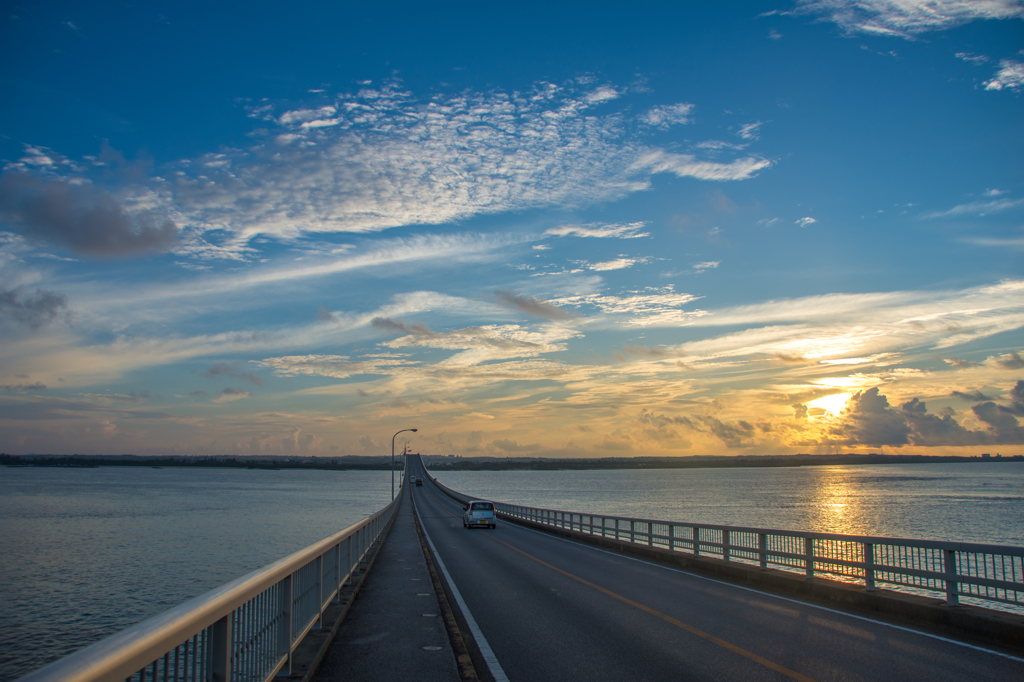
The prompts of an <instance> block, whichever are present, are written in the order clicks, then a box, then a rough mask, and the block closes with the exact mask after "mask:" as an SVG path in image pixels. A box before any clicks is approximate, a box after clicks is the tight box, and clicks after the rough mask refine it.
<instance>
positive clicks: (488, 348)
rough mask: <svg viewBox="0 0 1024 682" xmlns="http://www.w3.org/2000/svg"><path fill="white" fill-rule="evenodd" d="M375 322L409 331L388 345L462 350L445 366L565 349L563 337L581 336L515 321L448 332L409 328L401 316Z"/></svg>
mask: <svg viewBox="0 0 1024 682" xmlns="http://www.w3.org/2000/svg"><path fill="white" fill-rule="evenodd" d="M374 326H375V327H377V328H378V329H383V328H389V329H390V330H392V331H408V332H409V333H407V334H406V335H405V336H402V337H399V338H397V339H394V340H392V341H387V342H385V343H384V344H382V345H384V346H386V347H388V348H395V349H397V348H414V347H426V348H438V349H443V350H458V351H460V352H458V353H456V354H455V355H453V356H451V357H449V358H448V359H446V360H445V361H443V362H442V363H441V365H443V366H462V365H466V366H469V365H477V364H480V363H482V362H487V361H494V360H502V359H509V358H527V357H536V356H538V355H541V354H544V353H553V352H556V351H563V350H565V349H566V345H565V343H564V341H566V340H568V339H570V338H573V337H576V336H579V333H578V332H575V331H573V330H569V329H564V328H559V327H550V328H548V329H546V330H544V331H536V332H535V331H528V330H526V329H523V328H522V327H520V326H519V325H514V324H510V325H483V326H478V327H465V328H463V329H454V330H452V331H448V332H432V331H429V330H426V329H425V328H423V327H422V326H414V327H413V328H412V329H409V328H407V327H406V326H405V325H404V323H402V322H401V321H400V320H398V321H393V320H384V319H381V321H380V322H378V321H377V320H374Z"/></svg>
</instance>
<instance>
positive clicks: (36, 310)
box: [0, 289, 68, 329]
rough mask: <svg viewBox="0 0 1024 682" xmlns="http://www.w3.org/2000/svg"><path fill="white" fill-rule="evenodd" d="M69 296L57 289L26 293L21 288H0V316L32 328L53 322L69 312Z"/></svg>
mask: <svg viewBox="0 0 1024 682" xmlns="http://www.w3.org/2000/svg"><path fill="white" fill-rule="evenodd" d="M67 307H68V297H67V296H64V295H63V294H58V293H57V292H55V291H43V290H42V289H36V292H35V293H34V294H26V293H24V292H23V291H21V290H19V289H10V290H4V289H0V317H8V318H10V319H13V320H15V321H17V322H20V323H22V324H25V325H28V326H29V327H30V328H32V329H39V328H40V327H42V326H44V325H46V324H49V323H50V322H53V321H54V320H55V319H57V318H58V317H60V316H62V315H64V314H66V313H67Z"/></svg>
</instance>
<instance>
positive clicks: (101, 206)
mask: <svg viewBox="0 0 1024 682" xmlns="http://www.w3.org/2000/svg"><path fill="white" fill-rule="evenodd" d="M0 217H2V218H3V219H4V220H5V221H8V222H9V223H10V224H11V225H13V226H14V227H16V228H17V229H20V230H21V231H22V232H23V233H24V234H25V235H27V236H29V237H33V238H38V239H42V240H45V241H47V242H50V243H53V244H56V245H59V246H66V247H68V248H70V249H71V250H72V251H74V252H75V253H78V254H81V255H85V256H93V257H123V256H132V255H136V254H140V253H144V252H147V251H168V250H170V249H173V248H174V247H175V246H177V244H178V228H177V226H176V225H175V224H174V223H173V222H172V221H170V220H167V219H160V218H159V217H157V215H156V214H155V213H152V212H146V211H143V212H136V213H134V214H130V213H129V212H128V211H127V210H126V209H125V207H124V206H123V205H122V204H121V203H119V202H118V201H117V199H115V198H114V196H113V195H111V194H110V193H109V192H105V191H102V190H99V189H96V188H94V187H92V186H91V185H88V184H72V183H70V182H67V181H65V180H47V179H42V178H38V177H35V176H33V175H29V174H27V173H7V174H5V175H4V176H3V177H0Z"/></svg>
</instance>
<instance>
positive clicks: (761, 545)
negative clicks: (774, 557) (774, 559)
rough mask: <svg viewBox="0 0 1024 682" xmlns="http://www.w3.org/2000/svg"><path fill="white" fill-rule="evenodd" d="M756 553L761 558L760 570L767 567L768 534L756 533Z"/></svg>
mask: <svg viewBox="0 0 1024 682" xmlns="http://www.w3.org/2000/svg"><path fill="white" fill-rule="evenodd" d="M757 554H758V557H759V558H760V559H761V570H762V571H764V570H767V569H768V534H767V533H758V534H757Z"/></svg>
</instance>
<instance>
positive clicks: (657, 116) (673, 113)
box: [640, 104, 693, 130]
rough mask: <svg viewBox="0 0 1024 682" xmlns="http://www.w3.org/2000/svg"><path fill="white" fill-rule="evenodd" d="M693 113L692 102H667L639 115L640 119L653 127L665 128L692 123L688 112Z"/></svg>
mask: <svg viewBox="0 0 1024 682" xmlns="http://www.w3.org/2000/svg"><path fill="white" fill-rule="evenodd" d="M691 113H693V105H692V104H668V105H661V106H656V107H651V108H650V109H648V110H647V112H646V113H644V114H641V115H640V121H641V122H642V123H646V124H647V125H649V126H654V127H655V128H661V129H663V130H664V129H667V128H668V127H669V126H673V125H685V124H687V123H693V119H692V118H690V114H691Z"/></svg>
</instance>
